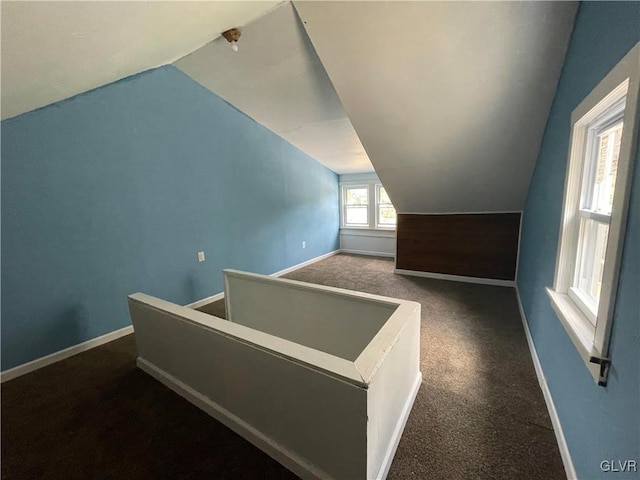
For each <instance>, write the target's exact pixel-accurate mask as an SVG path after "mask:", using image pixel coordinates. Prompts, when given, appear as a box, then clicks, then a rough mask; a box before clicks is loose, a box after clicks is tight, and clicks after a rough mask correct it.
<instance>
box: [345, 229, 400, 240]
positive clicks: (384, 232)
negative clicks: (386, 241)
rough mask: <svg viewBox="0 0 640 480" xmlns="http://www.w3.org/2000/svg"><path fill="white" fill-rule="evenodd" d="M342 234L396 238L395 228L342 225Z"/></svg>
mask: <svg viewBox="0 0 640 480" xmlns="http://www.w3.org/2000/svg"><path fill="white" fill-rule="evenodd" d="M340 235H354V236H362V237H386V238H395V237H396V229H395V228H377V229H374V228H369V227H341V228H340Z"/></svg>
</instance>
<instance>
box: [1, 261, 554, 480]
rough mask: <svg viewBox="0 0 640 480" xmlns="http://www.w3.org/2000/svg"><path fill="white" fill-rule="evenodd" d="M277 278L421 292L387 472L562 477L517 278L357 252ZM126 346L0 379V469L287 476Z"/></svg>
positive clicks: (11, 475)
mask: <svg viewBox="0 0 640 480" xmlns="http://www.w3.org/2000/svg"><path fill="white" fill-rule="evenodd" d="M287 278H293V279H297V280H303V281H308V282H313V283H319V284H323V285H332V286H336V287H342V288H348V289H353V290H360V291H364V292H369V293H375V294H382V295H387V296H392V297H398V298H404V299H410V300H415V301H418V302H420V303H421V305H422V333H421V344H422V354H421V364H422V373H423V376H424V380H423V384H422V387H421V388H420V391H419V393H418V396H417V399H416V402H415V405H414V407H413V410H412V412H411V416H410V417H409V420H408V423H407V426H406V428H405V431H404V435H403V437H402V440H401V441H400V445H399V447H398V451H397V453H396V456H395V459H394V462H393V465H392V466H391V470H390V471H389V476H388V478H389V479H472V478H473V479H509V480H514V479H518V480H523V479H536V480H537V479H549V480H550V479H556V478H557V479H562V478H566V477H565V474H564V470H563V467H562V462H561V458H560V453H559V451H558V447H557V444H556V440H555V436H554V433H553V430H552V427H551V423H550V420H549V415H548V413H547V410H546V406H545V404H544V399H543V397H542V393H541V391H540V388H539V386H538V382H537V380H536V376H535V372H534V369H533V364H532V362H531V358H530V355H529V350H528V347H527V342H526V338H525V335H524V331H523V328H522V324H521V321H520V317H519V313H518V307H517V303H516V297H515V292H514V290H513V289H511V288H504V287H492V286H484V285H474V284H464V283H455V282H446V281H440V280H431V279H425V278H416V277H403V276H399V275H394V274H393V261H392V260H389V259H381V258H373V257H360V256H355V255H337V256H334V257H330V258H328V259H326V260H323V261H321V262H318V263H315V264H313V265H310V266H308V267H306V268H303V269H300V270H298V271H296V272H294V273H292V274H289V275H287ZM208 310H209V311H211V312H212V313H216V314H218V315H221V314H223V313H224V305H223V303H222V302H217V303H216V304H214V305H211V306H209V308H208ZM135 357H136V348H135V341H134V338H133V335H129V336H127V337H123V338H122V339H120V340H116V341H114V342H111V343H109V344H106V345H104V346H101V347H98V348H95V349H93V350H90V351H88V352H85V353H82V354H79V355H76V356H74V357H71V358H69V359H67V360H64V361H62V362H59V363H56V364H54V365H51V366H49V367H46V368H43V369H41V370H38V371H36V372H33V373H31V374H28V375H25V376H23V377H20V378H17V379H15V380H11V381H9V382H6V383H4V384H3V385H2V478H4V479H35V478H52V479H53V478H55V479H57V478H61V479H76V478H77V479H84V478H91V479H151V478H153V479H165V478H166V479H173V478H185V479H200V478H203V479H204V478H207V479H254V478H256V479H291V478H296V477H295V476H294V475H293V474H292V473H290V472H289V471H288V470H286V469H285V468H284V467H282V466H280V465H279V464H278V463H276V462H275V461H274V460H272V459H271V458H270V457H268V456H267V455H265V454H264V453H262V452H261V451H260V450H258V449H257V448H255V447H253V446H252V445H251V444H250V443H248V442H246V441H245V440H243V439H242V438H241V437H239V436H238V435H236V434H235V433H233V432H232V431H230V430H229V429H227V428H226V427H224V426H223V425H222V424H220V423H218V422H217V421H215V420H214V419H213V418H211V417H209V416H208V415H207V414H205V413H204V412H202V411H200V410H199V409H197V408H196V407H194V406H192V405H191V404H189V403H188V402H187V401H186V400H183V399H182V398H181V397H179V396H178V395H176V394H174V393H173V392H171V391H170V390H168V389H167V388H165V387H164V386H162V385H161V384H160V383H159V382H157V381H155V380H153V379H152V378H151V377H149V376H147V375H146V374H144V373H142V372H141V371H140V370H138V369H137V368H136V367H135Z"/></svg>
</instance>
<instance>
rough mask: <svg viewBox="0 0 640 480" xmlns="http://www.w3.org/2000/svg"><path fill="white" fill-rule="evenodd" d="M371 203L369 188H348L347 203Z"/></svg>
mask: <svg viewBox="0 0 640 480" xmlns="http://www.w3.org/2000/svg"><path fill="white" fill-rule="evenodd" d="M367 203H369V189H368V188H366V187H365V188H347V205H367Z"/></svg>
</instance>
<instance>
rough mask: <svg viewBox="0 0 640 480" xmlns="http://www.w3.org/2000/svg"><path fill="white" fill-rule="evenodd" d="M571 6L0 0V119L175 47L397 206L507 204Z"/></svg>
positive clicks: (543, 117) (531, 152)
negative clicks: (375, 183) (373, 182)
mask: <svg viewBox="0 0 640 480" xmlns="http://www.w3.org/2000/svg"><path fill="white" fill-rule="evenodd" d="M293 7H295V10H294V8H293ZM576 8H577V4H576V3H569V2H526V1H525V2H482V1H477V2H453V1H451V2H417V1H416V2H402V1H390V2H384V1H382V2H377V1H376V2H374V1H371V2H333V1H328V2H309V1H300V2H295V3H294V4H293V6H292V4H291V3H289V2H284V3H283V2H171V1H169V2H163V1H150V2H116V1H113V2H90V1H83V2H31V1H30V2H8V1H2V2H1V13H2V16H1V19H2V44H1V45H2V57H1V59H2V85H1V86H2V118H9V117H12V116H15V115H18V114H20V113H23V112H26V111H29V110H32V109H35V108H38V107H41V106H44V105H48V104H50V103H53V102H56V101H58V100H62V99H64V98H68V97H71V96H73V95H76V94H78V93H82V92H84V91H87V90H90V89H92V88H95V87H98V86H101V85H105V84H107V83H110V82H113V81H116V80H119V79H121V78H124V77H126V76H129V75H132V74H135V73H138V72H142V71H144V70H147V69H149V68H153V67H156V66H160V65H166V64H168V63H172V62H175V65H176V66H177V67H178V68H180V69H181V70H182V71H183V72H185V73H186V74H187V75H189V76H191V77H192V78H193V79H195V80H196V81H198V82H200V83H201V84H202V85H204V86H205V87H207V88H209V89H210V90H211V91H213V92H214V93H216V94H218V95H220V96H221V97H223V98H225V99H226V100H227V101H228V102H230V103H231V104H233V105H234V106H236V107H237V108H238V109H240V110H242V111H243V112H245V113H246V114H248V115H249V116H251V117H253V118H254V119H255V120H256V121H258V122H260V123H262V124H263V125H265V126H266V127H267V128H269V129H271V130H272V131H274V132H276V133H277V134H278V135H280V136H282V137H284V138H285V139H287V140H288V141H290V142H291V143H293V144H294V145H297V146H298V147H299V148H301V149H302V150H304V151H305V152H307V153H308V154H310V155H311V156H313V157H314V158H316V159H317V160H318V161H320V162H321V163H323V164H325V165H326V166H328V167H329V168H331V169H332V170H334V171H335V172H337V173H355V172H367V171H372V169H373V168H375V171H376V173H377V174H378V176H379V177H380V179H381V180H382V182H383V183H384V185H385V187H386V188H387V191H388V192H389V194H390V196H391V199H392V201H393V202H394V204H395V206H396V208H397V210H398V211H399V212H418V213H444V212H491V211H494V212H495V211H516V210H521V209H522V208H523V204H524V200H525V198H526V195H527V190H528V185H529V182H530V179H531V175H532V172H533V168H534V165H535V161H536V158H537V155H538V150H539V148H540V143H541V139H542V135H543V131H544V127H545V125H546V121H547V117H548V114H549V111H550V107H551V102H552V100H553V95H554V93H555V88H556V85H557V81H558V78H559V76H560V70H561V67H562V63H563V61H564V55H565V52H566V48H567V45H568V40H569V36H570V33H571V30H572V28H573V20H574V17H575V12H576ZM296 11H297V14H296ZM298 17H299V18H298ZM301 20H302V21H301ZM232 27H241V30H242V38H241V40H240V42H239V51H238V52H237V53H236V52H233V51H232V50H231V48H230V47H229V45H228V44H227V43H226V41H225V40H224V39H222V38H218V37H219V35H220V32H222V31H224V30H226V29H228V28H232ZM365 150H366V151H365Z"/></svg>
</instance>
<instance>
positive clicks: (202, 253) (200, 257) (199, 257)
mask: <svg viewBox="0 0 640 480" xmlns="http://www.w3.org/2000/svg"><path fill="white" fill-rule="evenodd" d="M198 261H199V262H204V252H198Z"/></svg>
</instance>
